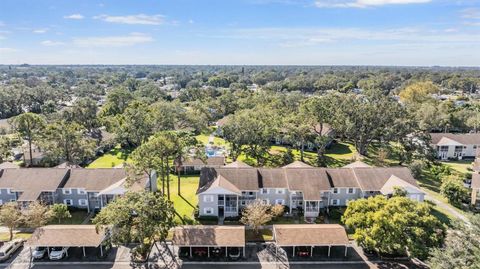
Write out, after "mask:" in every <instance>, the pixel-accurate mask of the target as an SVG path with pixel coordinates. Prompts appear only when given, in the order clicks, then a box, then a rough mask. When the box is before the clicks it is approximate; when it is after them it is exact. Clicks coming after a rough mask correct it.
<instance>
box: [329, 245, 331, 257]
mask: <svg viewBox="0 0 480 269" xmlns="http://www.w3.org/2000/svg"><path fill="white" fill-rule="evenodd" d="M330 247H331V246H328V257H330Z"/></svg>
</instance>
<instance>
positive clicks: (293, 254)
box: [292, 246, 295, 257]
mask: <svg viewBox="0 0 480 269" xmlns="http://www.w3.org/2000/svg"><path fill="white" fill-rule="evenodd" d="M292 257H295V246H293V252H292Z"/></svg>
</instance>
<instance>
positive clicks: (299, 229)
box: [273, 224, 349, 247]
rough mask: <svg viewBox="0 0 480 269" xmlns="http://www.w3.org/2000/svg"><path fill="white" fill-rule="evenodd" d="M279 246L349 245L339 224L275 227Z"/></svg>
mask: <svg viewBox="0 0 480 269" xmlns="http://www.w3.org/2000/svg"><path fill="white" fill-rule="evenodd" d="M273 231H274V239H275V242H276V244H277V245H278V246H280V247H287V246H335V245H336V246H344V245H348V244H349V242H348V237H347V233H346V232H345V228H343V227H342V226H341V225H338V224H294V225H292V224H283V225H273Z"/></svg>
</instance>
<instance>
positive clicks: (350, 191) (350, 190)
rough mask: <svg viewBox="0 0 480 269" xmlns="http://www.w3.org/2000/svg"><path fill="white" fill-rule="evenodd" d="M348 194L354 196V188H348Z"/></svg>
mask: <svg viewBox="0 0 480 269" xmlns="http://www.w3.org/2000/svg"><path fill="white" fill-rule="evenodd" d="M347 193H348V194H353V193H355V189H354V188H348V191H347Z"/></svg>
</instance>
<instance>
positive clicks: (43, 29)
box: [33, 28, 48, 34]
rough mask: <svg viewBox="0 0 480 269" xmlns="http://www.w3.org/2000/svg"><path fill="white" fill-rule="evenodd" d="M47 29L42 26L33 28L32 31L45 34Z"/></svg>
mask: <svg viewBox="0 0 480 269" xmlns="http://www.w3.org/2000/svg"><path fill="white" fill-rule="evenodd" d="M47 31H48V28H42V29H35V30H33V32H34V33H35V34H45V33H46V32H47Z"/></svg>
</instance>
